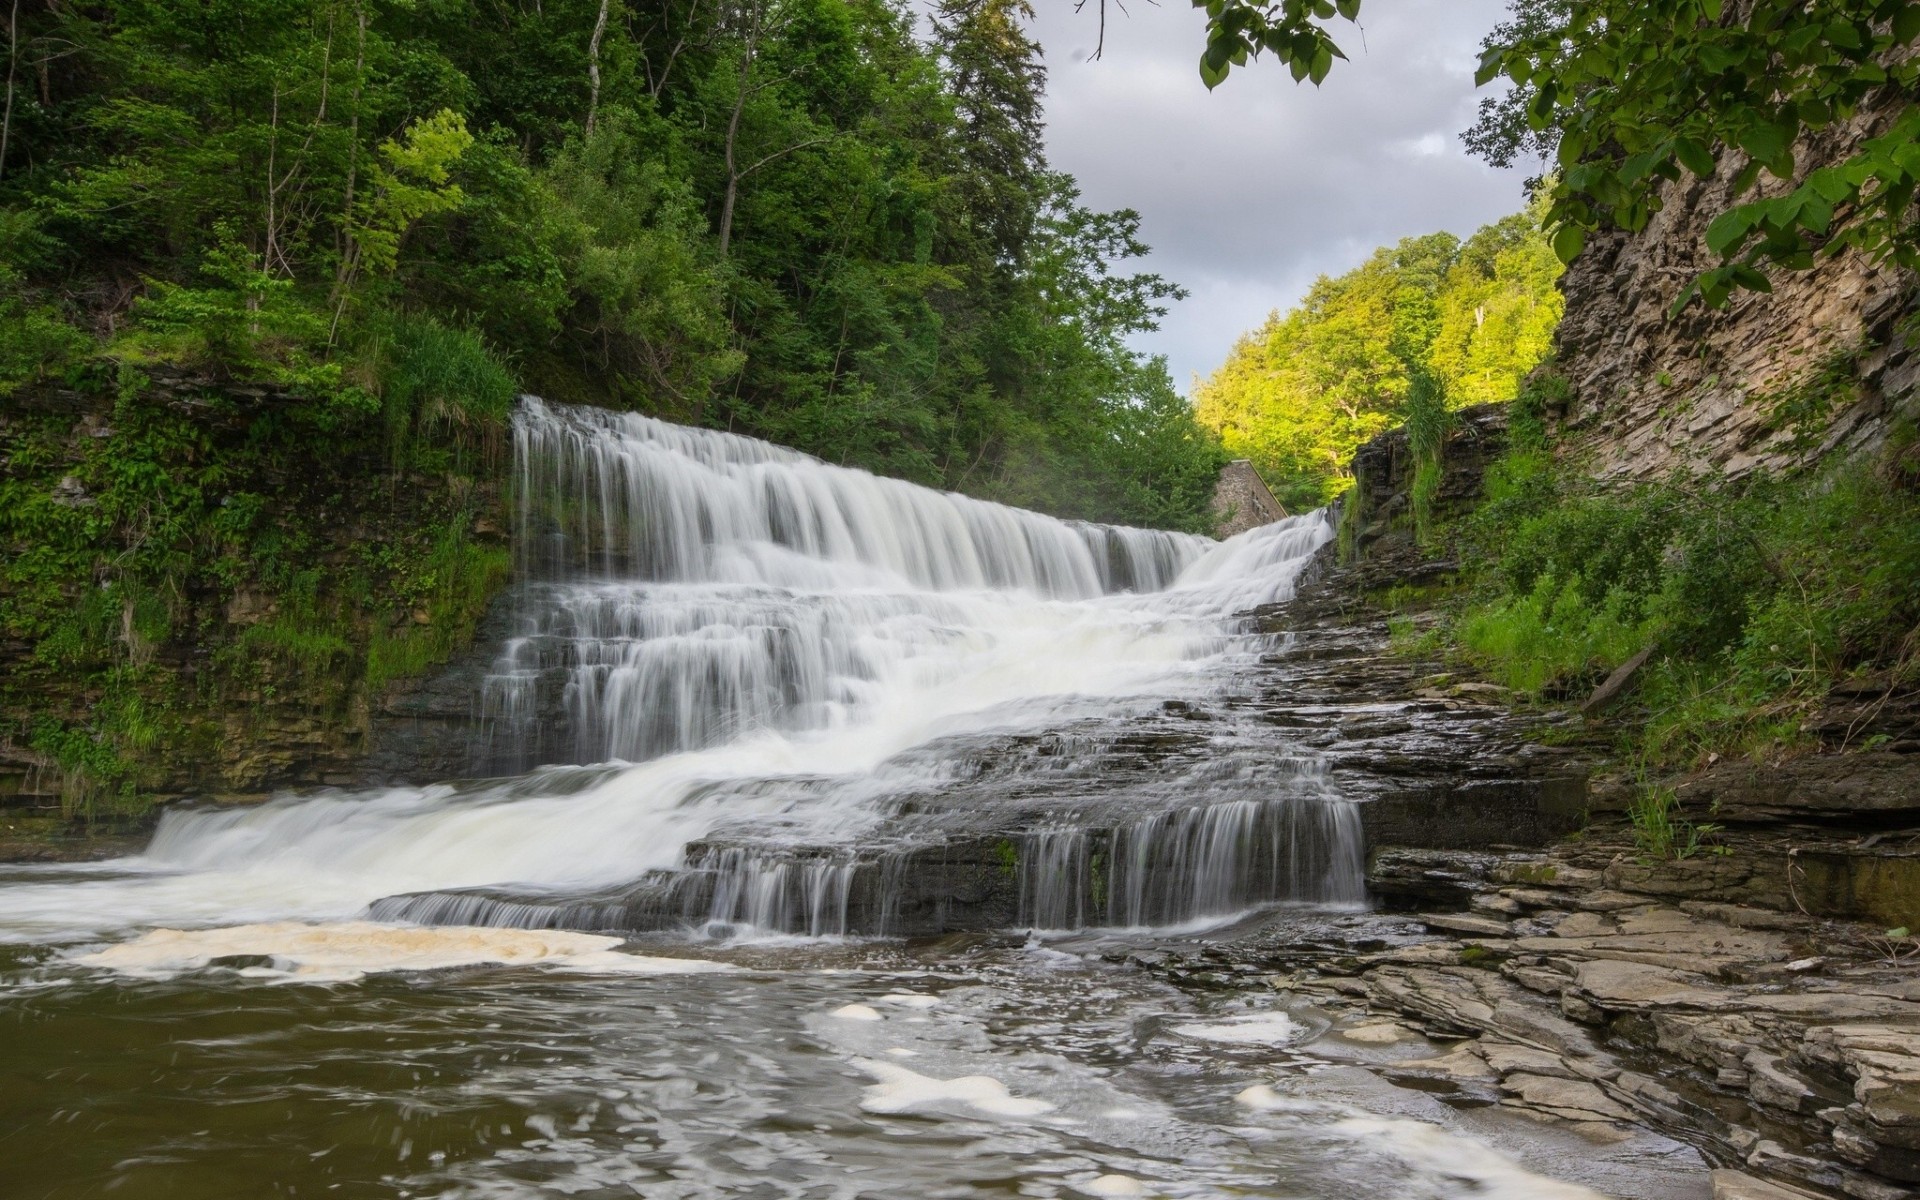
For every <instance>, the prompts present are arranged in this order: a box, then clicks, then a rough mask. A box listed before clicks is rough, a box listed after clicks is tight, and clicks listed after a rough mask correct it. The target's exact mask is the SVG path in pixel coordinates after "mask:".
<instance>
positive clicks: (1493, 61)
mask: <svg viewBox="0 0 1920 1200" xmlns="http://www.w3.org/2000/svg"><path fill="white" fill-rule="evenodd" d="M1506 53H1507V52H1506V49H1505V48H1504V47H1501V46H1494V47H1492V48H1491V49H1489V50H1487V51H1485V52H1484V53H1482V54H1481V55H1480V65H1479V66H1478V67H1476V68H1474V72H1473V86H1475V87H1485V86H1487V85H1488V84H1489V83H1492V82H1493V78H1494V76H1496V75H1498V74H1500V66H1501V61H1502V60H1503V59H1504V58H1505V57H1506Z"/></svg>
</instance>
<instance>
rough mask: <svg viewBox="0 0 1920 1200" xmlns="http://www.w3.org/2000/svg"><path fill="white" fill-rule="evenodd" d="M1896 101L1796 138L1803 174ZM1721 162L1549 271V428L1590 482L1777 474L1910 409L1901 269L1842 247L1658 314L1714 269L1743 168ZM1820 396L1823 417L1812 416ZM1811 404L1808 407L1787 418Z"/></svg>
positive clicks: (1915, 362) (1772, 185) (1878, 429)
mask: <svg viewBox="0 0 1920 1200" xmlns="http://www.w3.org/2000/svg"><path fill="white" fill-rule="evenodd" d="M1897 111H1898V104H1897V103H1896V102H1894V101H1888V102H1886V103H1882V104H1879V105H1877V106H1868V107H1866V108H1863V109H1862V110H1861V112H1860V113H1859V114H1858V116H1857V117H1856V118H1855V119H1854V120H1853V121H1851V122H1849V123H1846V124H1844V125H1841V126H1837V127H1834V128H1832V129H1828V130H1824V131H1822V132H1821V133H1819V134H1818V135H1815V136H1813V137H1810V138H1809V139H1806V140H1804V141H1803V142H1802V143H1801V145H1800V146H1799V147H1798V148H1797V155H1796V157H1797V158H1798V160H1799V161H1800V163H1801V164H1802V166H1803V168H1806V167H1811V166H1813V165H1817V164H1819V163H1821V162H1834V161H1837V160H1839V159H1841V158H1843V157H1845V156H1847V155H1848V154H1850V153H1852V151H1853V150H1854V148H1855V147H1857V146H1858V145H1859V143H1860V142H1861V141H1863V140H1865V139H1867V138H1869V137H1872V136H1874V135H1875V134H1877V133H1879V132H1881V131H1882V130H1883V129H1884V128H1885V127H1886V126H1887V124H1888V123H1889V122H1890V121H1891V120H1892V119H1893V117H1894V116H1895V115H1896V114H1897ZM1729 158H1730V159H1731V160H1733V161H1729V162H1727V163H1725V164H1723V169H1722V170H1721V172H1720V173H1719V174H1718V175H1716V176H1715V177H1714V178H1712V179H1707V180H1699V179H1694V178H1692V177H1690V176H1689V177H1686V178H1683V179H1682V180H1680V181H1679V182H1675V183H1668V184H1666V185H1664V187H1663V189H1662V192H1661V197H1660V198H1661V204H1662V207H1661V209H1660V211H1659V212H1656V213H1655V214H1654V215H1653V217H1652V219H1651V220H1650V221H1649V223H1648V224H1647V227H1646V228H1645V229H1643V230H1641V231H1640V232H1638V233H1635V234H1627V233H1623V232H1620V231H1617V230H1616V231H1610V232H1607V233H1603V234H1599V235H1596V236H1594V237H1593V238H1592V239H1590V240H1589V242H1588V244H1587V247H1586V249H1585V251H1584V252H1583V253H1582V254H1581V255H1580V256H1579V257H1578V258H1577V259H1575V260H1574V262H1573V264H1572V265H1571V266H1570V267H1569V268H1568V269H1567V273H1566V275H1565V277H1564V278H1563V279H1562V281H1561V287H1562V289H1563V290H1564V292H1565V293H1566V298H1567V308H1566V317H1565V319H1564V320H1563V321H1562V323H1561V325H1560V330H1559V334H1558V354H1557V357H1558V361H1559V369H1560V370H1561V371H1562V372H1563V373H1564V374H1565V375H1566V377H1567V379H1568V381H1569V382H1570V383H1571V385H1572V399H1571V403H1570V405H1569V407H1568V409H1567V410H1566V412H1565V413H1564V414H1560V415H1561V418H1562V427H1561V432H1562V434H1563V437H1564V440H1565V444H1566V446H1567V448H1568V453H1569V454H1571V455H1573V456H1575V458H1576V459H1577V460H1583V461H1584V462H1585V464H1586V466H1587V469H1588V470H1589V471H1590V473H1592V474H1593V475H1595V476H1597V477H1600V478H1603V479H1622V480H1638V479H1651V478H1656V477H1660V476H1663V475H1666V474H1669V473H1670V472H1672V471H1673V470H1675V469H1676V468H1685V469H1688V470H1692V471H1705V472H1719V473H1724V474H1725V475H1727V476H1730V477H1738V476H1740V475H1744V474H1746V473H1748V472H1751V471H1754V470H1758V469H1766V470H1782V469H1791V468H1793V467H1795V466H1798V465H1801V464H1804V463H1806V462H1810V461H1812V460H1814V459H1816V458H1820V457H1823V456H1825V455H1827V454H1829V453H1834V452H1839V453H1843V454H1844V453H1852V452H1859V451H1864V450H1870V449H1872V448H1874V447H1876V446H1878V445H1879V444H1880V442H1881V441H1882V440H1883V439H1884V438H1885V436H1886V434H1887V431H1888V429H1889V428H1890V426H1891V424H1892V423H1893V419H1894V418H1895V417H1896V416H1897V415H1899V414H1902V413H1904V414H1906V415H1907V416H1908V417H1910V418H1911V417H1912V416H1914V415H1916V414H1920V399H1916V389H1915V383H1916V378H1917V377H1920V354H1916V353H1915V346H1914V342H1915V341H1916V336H1915V331H1914V329H1913V327H1912V317H1913V315H1914V314H1915V312H1916V303H1915V289H1916V280H1915V278H1914V276H1913V274H1912V273H1911V272H1904V271H1898V270H1893V269H1888V268H1876V267H1874V266H1872V265H1871V264H1869V263H1868V262H1867V261H1866V260H1865V259H1863V258H1862V257H1861V256H1860V255H1858V254H1855V253H1851V252H1849V253H1845V254H1841V255H1839V256H1837V257H1833V258H1825V259H1821V260H1819V261H1818V262H1817V264H1816V265H1815V267H1814V269H1812V270H1810V271H1799V272H1790V271H1781V272H1775V273H1774V276H1773V285H1774V290H1773V292H1772V293H1770V294H1760V293H1751V292H1748V293H1739V294H1738V295H1737V296H1736V298H1735V299H1734V301H1733V302H1732V304H1731V305H1730V306H1729V307H1727V308H1725V309H1722V310H1719V311H1713V310H1709V309H1706V308H1705V307H1704V306H1702V305H1700V304H1698V303H1695V304H1694V305H1692V306H1690V307H1689V308H1688V309H1687V310H1686V312H1684V313H1682V314H1681V315H1680V316H1678V317H1677V318H1673V319H1669V318H1668V310H1669V307H1670V305H1671V304H1672V302H1673V301H1674V299H1675V298H1676V297H1678V296H1679V294H1680V293H1681V291H1682V290H1683V289H1684V288H1685V287H1686V285H1687V283H1688V282H1689V281H1690V280H1691V279H1692V278H1693V277H1694V276H1695V275H1696V274H1697V273H1698V272H1699V271H1701V270H1703V269H1706V268H1707V267H1710V266H1713V265H1715V264H1716V260H1715V259H1714V257H1713V256H1712V255H1711V254H1710V253H1709V252H1708V251H1707V248H1706V242H1705V236H1706V229H1707V225H1708V224H1709V223H1710V222H1711V221H1712V219H1713V218H1714V216H1716V215H1717V214H1719V213H1721V212H1723V211H1725V209H1726V208H1727V207H1728V206H1729V205H1730V204H1731V203H1732V201H1733V196H1732V187H1731V182H1732V176H1733V173H1734V172H1735V171H1736V170H1738V168H1739V166H1740V165H1741V163H1740V161H1739V160H1740V156H1739V155H1737V154H1735V155H1730V156H1729ZM1786 190H1788V187H1787V185H1786V184H1785V183H1783V182H1781V181H1779V180H1772V179H1771V178H1768V179H1767V181H1766V183H1765V184H1764V185H1763V192H1764V193H1765V194H1768V195H1772V194H1777V193H1779V192H1783V191H1786ZM1903 327H1904V328H1903ZM1826 398H1832V399H1834V400H1835V401H1836V403H1834V404H1833V406H1832V411H1830V412H1826V413H1818V412H1817V410H1818V409H1819V408H1821V407H1824V403H1823V401H1824V400H1825V399H1826ZM1809 401H1812V402H1813V404H1812V407H1813V408H1814V409H1815V410H1816V415H1814V416H1813V417H1812V418H1811V419H1809V420H1805V421H1799V422H1796V421H1794V420H1792V419H1791V416H1792V413H1793V411H1794V410H1795V409H1799V410H1801V411H1803V412H1804V411H1805V410H1806V409H1807V408H1808V407H1809V403H1808V402H1809Z"/></svg>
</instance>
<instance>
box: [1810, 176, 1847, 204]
mask: <svg viewBox="0 0 1920 1200" xmlns="http://www.w3.org/2000/svg"><path fill="white" fill-rule="evenodd" d="M1806 186H1807V187H1810V188H1812V189H1813V190H1814V191H1815V192H1816V193H1818V194H1819V196H1820V198H1821V199H1822V200H1825V201H1827V202H1828V203H1830V204H1838V203H1840V201H1842V200H1845V199H1846V198H1847V197H1848V196H1850V195H1852V194H1853V185H1851V184H1849V183H1848V182H1847V180H1846V177H1845V176H1843V175H1842V174H1841V173H1840V172H1839V171H1836V170H1834V169H1833V168H1832V167H1821V168H1820V169H1819V170H1817V171H1813V172H1811V173H1810V174H1808V176H1807V183H1806Z"/></svg>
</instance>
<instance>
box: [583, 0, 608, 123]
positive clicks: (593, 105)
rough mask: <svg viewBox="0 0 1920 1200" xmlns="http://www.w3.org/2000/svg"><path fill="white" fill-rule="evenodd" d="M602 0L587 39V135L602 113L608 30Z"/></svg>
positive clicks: (605, 4)
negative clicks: (602, 73) (602, 67)
mask: <svg viewBox="0 0 1920 1200" xmlns="http://www.w3.org/2000/svg"><path fill="white" fill-rule="evenodd" d="M609 3H610V0H600V16H599V17H598V18H597V19H596V20H595V21H594V23H593V36H592V37H591V38H589V39H588V40H587V83H588V93H587V136H588V137H592V136H593V121H594V118H595V117H596V116H598V115H599V113H600V39H601V38H602V37H604V36H605V35H606V32H607V6H608V4H609Z"/></svg>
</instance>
